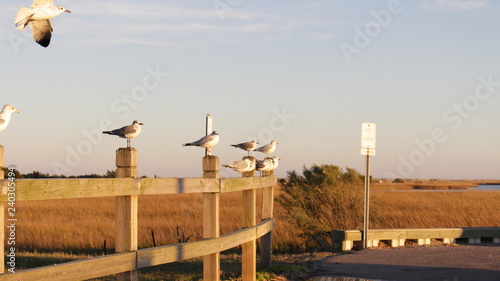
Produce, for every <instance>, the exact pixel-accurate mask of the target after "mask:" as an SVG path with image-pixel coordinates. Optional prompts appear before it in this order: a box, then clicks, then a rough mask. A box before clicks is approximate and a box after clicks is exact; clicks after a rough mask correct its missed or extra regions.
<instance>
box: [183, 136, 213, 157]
mask: <svg viewBox="0 0 500 281" xmlns="http://www.w3.org/2000/svg"><path fill="white" fill-rule="evenodd" d="M217 143H219V133H218V132H217V131H213V132H212V133H211V134H210V135H206V136H204V137H202V138H201V139H199V140H197V141H193V142H186V143H183V144H182V146H199V147H204V148H206V149H208V153H212V147H214V146H215V145H216V144H217Z"/></svg>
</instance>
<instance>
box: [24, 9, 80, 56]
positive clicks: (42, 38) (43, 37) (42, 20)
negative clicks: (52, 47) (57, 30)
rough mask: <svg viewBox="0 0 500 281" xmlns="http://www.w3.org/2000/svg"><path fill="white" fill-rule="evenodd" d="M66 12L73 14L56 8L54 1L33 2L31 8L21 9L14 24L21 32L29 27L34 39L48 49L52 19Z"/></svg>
mask: <svg viewBox="0 0 500 281" xmlns="http://www.w3.org/2000/svg"><path fill="white" fill-rule="evenodd" d="M64 12H66V13H71V12H70V11H68V10H66V9H65V8H63V7H61V6H54V0H33V4H31V7H29V8H26V7H21V9H19V12H17V15H16V19H15V21H14V24H15V25H16V28H17V29H19V30H25V29H26V26H28V25H29V26H30V28H31V33H32V34H33V39H35V41H36V42H37V43H38V44H40V45H41V46H43V47H45V48H46V47H47V46H49V44H50V37H51V36H52V30H53V29H52V25H51V24H50V19H51V18H54V17H57V16H58V15H60V14H61V13H64Z"/></svg>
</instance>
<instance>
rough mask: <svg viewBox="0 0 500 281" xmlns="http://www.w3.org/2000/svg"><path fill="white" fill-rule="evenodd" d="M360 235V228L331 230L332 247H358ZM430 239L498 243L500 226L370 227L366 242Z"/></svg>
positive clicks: (425, 241)
mask: <svg viewBox="0 0 500 281" xmlns="http://www.w3.org/2000/svg"><path fill="white" fill-rule="evenodd" d="M362 237H363V233H362V231H361V230H334V231H333V232H332V238H333V241H334V247H335V248H336V249H337V250H342V251H350V250H351V249H352V248H353V247H354V245H355V244H356V243H359V244H360V245H358V248H360V247H361V240H362ZM431 239H436V240H441V241H442V242H443V243H444V244H450V243H455V241H456V240H457V239H466V240H467V241H468V242H469V243H471V244H478V243H481V239H482V240H483V241H484V240H486V239H487V240H489V241H491V242H493V243H500V227H461V228H399V229H370V230H369V231H368V239H367V242H368V243H367V244H368V247H377V246H378V244H379V242H380V241H386V242H387V243H388V244H389V246H391V247H400V246H404V245H405V242H406V240H413V241H415V242H416V243H417V244H418V245H427V244H430V243H431Z"/></svg>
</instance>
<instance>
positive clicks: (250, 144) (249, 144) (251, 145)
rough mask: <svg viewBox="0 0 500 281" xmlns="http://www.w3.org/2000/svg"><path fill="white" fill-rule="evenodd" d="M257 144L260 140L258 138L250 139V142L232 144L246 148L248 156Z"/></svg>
mask: <svg viewBox="0 0 500 281" xmlns="http://www.w3.org/2000/svg"><path fill="white" fill-rule="evenodd" d="M257 144H258V142H257V141H256V140H253V141H249V142H242V143H238V144H231V146H234V147H237V148H241V149H243V150H246V151H247V152H248V156H250V151H254V150H255V149H256V148H257Z"/></svg>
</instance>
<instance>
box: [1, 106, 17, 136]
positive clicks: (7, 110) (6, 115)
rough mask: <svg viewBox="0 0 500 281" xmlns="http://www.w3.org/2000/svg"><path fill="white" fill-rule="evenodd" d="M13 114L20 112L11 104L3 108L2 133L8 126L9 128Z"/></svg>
mask: <svg viewBox="0 0 500 281" xmlns="http://www.w3.org/2000/svg"><path fill="white" fill-rule="evenodd" d="M13 112H17V113H19V111H18V110H17V109H16V108H15V107H13V106H12V105H10V104H6V105H5V106H4V107H3V109H2V112H0V132H1V131H3V130H5V129H6V128H7V126H9V122H10V117H11V116H12V113H13Z"/></svg>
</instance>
